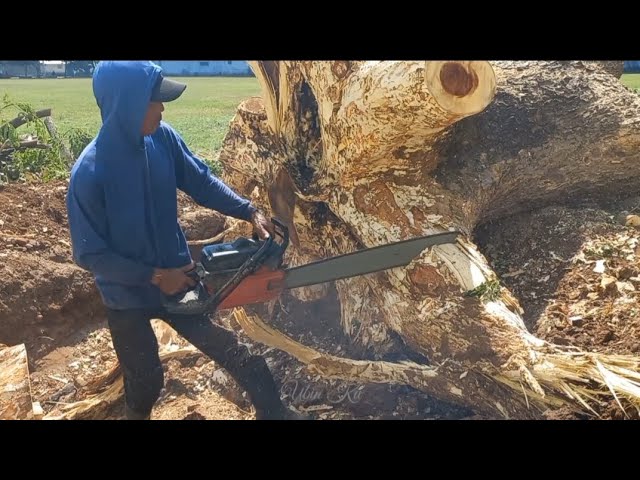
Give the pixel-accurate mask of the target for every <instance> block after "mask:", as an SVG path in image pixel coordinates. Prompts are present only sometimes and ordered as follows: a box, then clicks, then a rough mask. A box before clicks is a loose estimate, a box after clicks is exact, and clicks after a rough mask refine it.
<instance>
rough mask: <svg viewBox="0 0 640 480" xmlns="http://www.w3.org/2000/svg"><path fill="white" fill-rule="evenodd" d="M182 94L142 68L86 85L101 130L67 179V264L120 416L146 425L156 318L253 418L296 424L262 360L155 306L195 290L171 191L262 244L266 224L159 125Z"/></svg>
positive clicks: (202, 322)
mask: <svg viewBox="0 0 640 480" xmlns="http://www.w3.org/2000/svg"><path fill="white" fill-rule="evenodd" d="M185 88H186V85H184V84H181V83H178V82H174V81H171V80H169V79H167V78H164V77H163V76H162V69H161V68H160V67H159V66H157V65H155V64H153V63H151V62H128V61H127V62H115V61H105V62H101V63H99V64H98V66H97V67H96V69H95V72H94V75H93V92H94V95H95V98H96V101H97V104H98V107H99V108H100V113H101V116H102V127H101V128H100V131H99V133H98V135H97V136H96V138H94V139H93V141H92V142H91V143H90V144H89V145H88V146H87V147H86V148H85V149H84V151H83V152H82V154H81V155H80V157H79V158H78V160H77V162H76V163H75V165H74V167H73V169H72V171H71V180H70V183H69V192H68V194H67V209H68V215H69V227H70V231H71V240H72V243H73V258H74V260H75V262H76V263H77V264H78V265H80V266H81V267H82V268H84V269H87V270H89V271H91V272H92V273H93V274H94V276H95V281H96V285H97V287H98V289H99V291H100V294H101V296H102V299H103V302H104V304H105V306H106V308H107V319H108V325H109V329H110V332H111V337H112V341H113V346H114V349H115V352H116V354H117V357H118V360H119V362H120V364H121V367H122V372H123V375H124V388H125V416H126V418H127V419H150V415H151V411H152V408H153V405H154V404H155V402H156V401H157V399H158V397H159V395H160V391H161V389H162V387H163V385H164V372H163V368H162V364H161V362H160V359H159V356H158V344H157V340H156V337H155V335H154V332H153V330H152V327H151V323H150V320H151V319H153V318H161V319H163V320H164V321H166V322H167V323H168V324H169V325H171V326H172V327H173V328H174V329H175V330H176V331H177V332H178V333H179V334H180V335H182V336H183V337H184V338H185V339H187V340H188V341H189V342H191V343H192V344H193V345H195V346H196V347H197V348H198V349H199V350H201V351H202V352H203V353H205V354H206V355H207V356H209V357H210V358H211V359H213V360H214V361H215V362H217V363H218V364H220V365H221V366H222V367H223V368H225V369H226V370H227V371H228V372H229V373H230V374H231V375H232V376H233V377H234V379H235V380H236V381H237V382H238V383H239V385H240V386H242V387H243V388H244V389H245V390H246V391H247V393H248V394H249V397H250V399H251V401H252V403H253V405H254V407H255V409H256V418H257V419H302V418H303V417H302V416H300V415H298V414H296V413H294V412H293V411H291V410H289V409H287V408H286V407H285V406H284V405H283V404H282V401H281V399H280V395H279V392H278V389H277V387H276V385H275V382H274V379H273V377H272V375H271V372H270V371H269V368H268V366H267V364H266V362H265V361H264V359H263V358H262V357H259V356H254V355H251V354H250V352H249V351H248V350H247V348H246V347H245V346H243V345H240V344H238V342H237V338H236V337H235V334H234V333H233V332H231V331H229V330H227V329H224V328H222V327H221V326H218V325H216V324H214V323H213V322H211V321H210V319H209V318H208V317H207V316H180V315H169V314H168V313H167V312H166V310H164V309H163V307H162V303H163V298H165V297H164V296H165V295H173V294H176V293H180V292H183V291H186V290H187V289H188V288H189V287H192V286H194V284H195V283H194V280H193V279H191V278H190V277H189V276H188V275H187V274H186V273H185V272H187V271H189V270H190V269H191V268H192V267H193V265H194V264H193V261H192V259H191V256H190V253H189V249H188V246H187V242H186V239H185V236H184V233H183V231H182V229H181V227H180V225H179V223H178V213H177V212H178V209H177V191H176V190H177V189H180V190H182V191H184V192H185V193H187V194H188V195H190V196H191V197H192V198H193V199H194V200H195V201H196V202H197V203H198V204H200V205H202V206H205V207H208V208H211V209H214V210H217V211H219V212H221V213H223V214H225V215H228V216H231V217H235V218H238V219H242V220H246V221H248V222H251V223H252V224H253V227H254V231H255V232H256V233H257V234H258V235H259V236H260V237H261V238H263V239H264V238H267V237H268V236H269V235H270V233H271V234H272V233H273V225H272V224H271V222H269V221H268V220H267V219H266V218H265V217H264V215H262V214H261V213H260V212H259V211H258V210H257V209H256V208H255V207H254V206H253V205H252V204H251V202H250V201H249V200H247V199H245V198H242V197H240V196H238V195H237V194H236V193H234V192H233V191H232V190H231V189H230V188H229V187H228V186H227V185H225V184H224V183H223V182H222V181H220V180H219V179H218V178H216V177H214V176H213V175H212V174H211V173H210V170H209V169H208V168H207V166H206V165H205V164H204V163H203V162H202V161H200V160H199V159H198V158H197V157H196V156H194V155H193V154H192V153H191V152H190V151H189V149H188V148H187V146H186V145H185V143H184V141H183V139H182V138H181V137H180V135H179V134H178V133H177V132H176V131H175V130H174V129H173V128H172V127H171V126H169V125H168V124H166V123H165V122H163V121H162V112H163V111H164V105H163V103H164V102H170V101H173V100H175V99H177V98H178V97H179V96H180V95H181V94H182V92H183V91H184V90H185Z"/></svg>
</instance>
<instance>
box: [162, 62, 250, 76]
mask: <svg viewBox="0 0 640 480" xmlns="http://www.w3.org/2000/svg"><path fill="white" fill-rule="evenodd" d="M154 62H155V63H157V64H158V65H160V66H161V67H162V69H163V71H164V73H165V74H166V75H174V76H212V75H238V76H252V75H253V73H252V72H251V69H250V68H249V64H248V63H247V62H246V61H241V60H222V61H220V60H201V61H197V60H154Z"/></svg>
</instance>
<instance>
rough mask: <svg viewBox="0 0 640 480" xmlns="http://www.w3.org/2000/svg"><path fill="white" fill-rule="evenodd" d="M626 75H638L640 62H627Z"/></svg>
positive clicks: (625, 63)
mask: <svg viewBox="0 0 640 480" xmlns="http://www.w3.org/2000/svg"><path fill="white" fill-rule="evenodd" d="M624 71H625V73H638V72H640V60H626V61H625V62H624Z"/></svg>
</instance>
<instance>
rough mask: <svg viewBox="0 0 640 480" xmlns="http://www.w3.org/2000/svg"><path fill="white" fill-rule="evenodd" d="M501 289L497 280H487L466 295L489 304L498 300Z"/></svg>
mask: <svg viewBox="0 0 640 480" xmlns="http://www.w3.org/2000/svg"><path fill="white" fill-rule="evenodd" d="M501 289H502V287H501V285H500V281H499V280H495V279H494V280H488V281H486V282H484V283H483V284H481V285H478V286H477V287H476V288H474V289H473V290H470V291H469V292H467V293H466V295H467V296H468V297H478V298H480V299H481V300H482V301H485V302H491V301H493V300H497V299H498V298H500V290H501Z"/></svg>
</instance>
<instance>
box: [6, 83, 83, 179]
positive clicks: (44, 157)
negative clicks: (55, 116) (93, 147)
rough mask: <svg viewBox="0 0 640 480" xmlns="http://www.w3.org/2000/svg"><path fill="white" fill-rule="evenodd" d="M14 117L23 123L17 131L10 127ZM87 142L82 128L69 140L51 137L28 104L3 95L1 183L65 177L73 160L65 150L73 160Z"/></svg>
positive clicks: (75, 130) (42, 121)
mask: <svg viewBox="0 0 640 480" xmlns="http://www.w3.org/2000/svg"><path fill="white" fill-rule="evenodd" d="M14 118H22V119H24V121H25V123H24V124H23V125H19V126H18V127H17V128H16V127H14V126H13V125H12V124H11V121H12V120H13V119H14ZM90 140H91V137H90V136H89V135H88V134H87V133H86V132H84V131H82V130H81V129H74V130H73V131H72V132H71V135H70V137H69V139H68V140H66V139H65V138H64V137H59V136H52V135H51V133H50V132H49V130H48V129H47V126H46V124H45V122H44V119H43V118H39V117H38V116H37V113H36V110H35V109H34V108H33V107H32V106H31V105H29V104H28V103H24V102H15V101H13V100H11V99H10V97H9V95H7V94H5V95H4V96H3V97H2V100H0V183H2V182H8V181H17V180H21V179H22V180H29V179H34V178H35V179H39V180H43V181H47V180H54V179H62V178H66V177H67V176H68V174H69V167H70V163H71V162H72V160H73V159H69V158H67V157H66V156H65V151H69V150H71V152H72V154H73V158H74V159H75V158H77V155H78V153H79V152H80V151H82V149H83V148H84V146H86V144H87V143H88V142H89V141H90ZM63 142H64V143H63Z"/></svg>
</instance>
